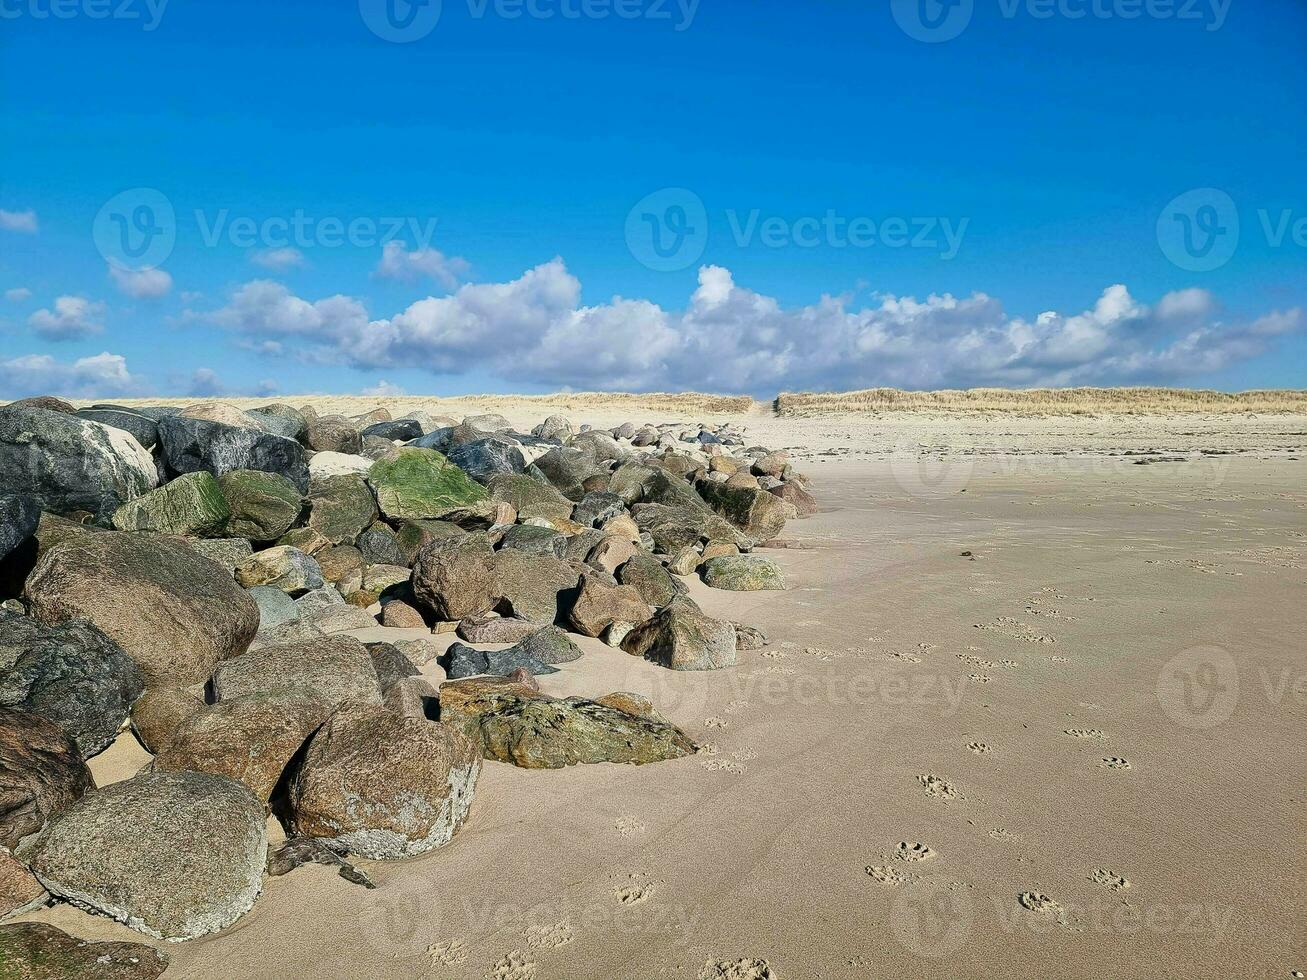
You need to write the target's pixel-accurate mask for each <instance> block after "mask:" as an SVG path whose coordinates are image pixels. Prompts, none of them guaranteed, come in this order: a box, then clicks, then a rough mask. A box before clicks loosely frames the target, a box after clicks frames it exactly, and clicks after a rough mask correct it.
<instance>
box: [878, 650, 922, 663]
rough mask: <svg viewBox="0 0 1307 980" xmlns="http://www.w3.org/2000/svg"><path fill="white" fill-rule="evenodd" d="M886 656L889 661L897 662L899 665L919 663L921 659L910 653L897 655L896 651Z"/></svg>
mask: <svg viewBox="0 0 1307 980" xmlns="http://www.w3.org/2000/svg"><path fill="white" fill-rule="evenodd" d="M886 656H887V657H890V658H891V659H894V660H897V661H899V662H900V663H905V664H919V663H921V658H920V657H918V656H916V655H915V654H911V653H899V652H898V651H891V652H890V653H888V654H886Z"/></svg>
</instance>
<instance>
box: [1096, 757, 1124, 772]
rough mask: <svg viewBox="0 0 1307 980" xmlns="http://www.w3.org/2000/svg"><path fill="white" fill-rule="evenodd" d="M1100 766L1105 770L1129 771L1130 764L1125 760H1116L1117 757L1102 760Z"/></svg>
mask: <svg viewBox="0 0 1307 980" xmlns="http://www.w3.org/2000/svg"><path fill="white" fill-rule="evenodd" d="M1102 765H1103V767H1104V768H1106V769H1129V768H1130V763H1128V762H1127V761H1126V760H1125V759H1121V758H1118V757H1117V756H1109V757H1108V758H1106V759H1104V760H1103V762H1102Z"/></svg>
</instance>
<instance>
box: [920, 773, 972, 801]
mask: <svg viewBox="0 0 1307 980" xmlns="http://www.w3.org/2000/svg"><path fill="white" fill-rule="evenodd" d="M917 782H919V783H920V784H921V786H922V788H923V789H925V791H926V795H927V796H929V797H931V798H932V799H937V800H960V799H963V798H964V797H963V796H962V794H961V793H959V792H958V791H957V788H956V787H954V785H953V784H952V783H950V782H949V781H948V780H946V779H944V778H942V777H940V776H936V775H935V774H934V773H933V772H928V773H923V774H922V775H920V776H918V777H917Z"/></svg>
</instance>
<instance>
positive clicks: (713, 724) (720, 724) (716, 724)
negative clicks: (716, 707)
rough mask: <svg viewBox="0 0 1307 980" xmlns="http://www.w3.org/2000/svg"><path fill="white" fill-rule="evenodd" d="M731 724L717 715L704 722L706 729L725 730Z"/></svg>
mask: <svg viewBox="0 0 1307 980" xmlns="http://www.w3.org/2000/svg"><path fill="white" fill-rule="evenodd" d="M729 724H730V722H729V721H727V720H726V719H725V718H718V717H717V716H716V715H713V716H712V717H711V718H705V719H704V720H703V727H704V728H725V727H726V726H727V725H729Z"/></svg>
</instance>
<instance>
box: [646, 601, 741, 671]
mask: <svg viewBox="0 0 1307 980" xmlns="http://www.w3.org/2000/svg"><path fill="white" fill-rule="evenodd" d="M622 649H623V650H625V651H626V652H627V653H629V654H632V655H633V656H637V657H643V658H644V659H645V660H649V661H652V662H654V663H656V664H661V665H662V666H664V667H667V668H668V669H669V670H720V669H721V668H723V667H733V666H735V627H734V626H733V625H732V624H731V623H729V622H725V621H724V620H720V619H713V618H712V617H710V616H708V615H706V614H704V612H703V611H702V610H700V609H699V607H698V606H696V605H695V604H694V603H693V602H691V601H690V600H689V599H686V598H677V599H674V600H673V601H672V602H671V603H670V604H669V605H667V606H666V607H664V608H663V609H661V610H659V612H658V613H657V614H656V615H655V616H654V617H653V618H652V619H650V620H649V621H648V622H646V623H643V624H642V625H640V626H637V627H636V628H635V629H634V630H632V631H631V632H630V633H629V634H627V636H626V637H625V639H623V640H622Z"/></svg>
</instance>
